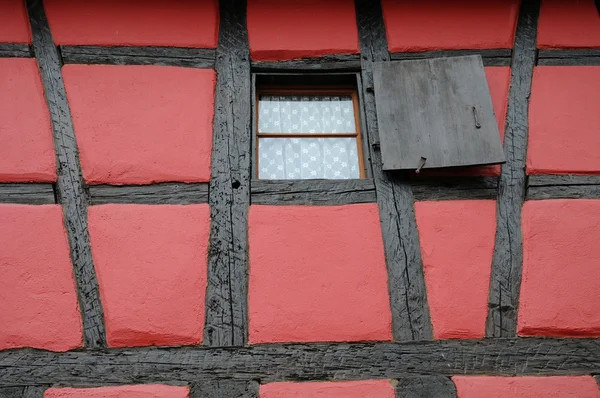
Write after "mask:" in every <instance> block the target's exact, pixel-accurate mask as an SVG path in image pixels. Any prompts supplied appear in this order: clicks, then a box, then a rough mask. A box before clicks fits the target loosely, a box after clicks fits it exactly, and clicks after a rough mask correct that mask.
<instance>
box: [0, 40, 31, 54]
mask: <svg viewBox="0 0 600 398" xmlns="http://www.w3.org/2000/svg"><path fill="white" fill-rule="evenodd" d="M32 56H33V52H32V51H31V47H30V46H29V45H28V44H22V43H0V58H14V57H16V58H31V57H32Z"/></svg>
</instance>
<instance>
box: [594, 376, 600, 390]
mask: <svg viewBox="0 0 600 398" xmlns="http://www.w3.org/2000/svg"><path fill="white" fill-rule="evenodd" d="M595 379H596V383H598V388H600V375H598V376H595Z"/></svg>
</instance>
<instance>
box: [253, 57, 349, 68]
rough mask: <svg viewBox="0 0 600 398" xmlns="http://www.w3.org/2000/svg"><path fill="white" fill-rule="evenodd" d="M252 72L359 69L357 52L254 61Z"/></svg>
mask: <svg viewBox="0 0 600 398" xmlns="http://www.w3.org/2000/svg"><path fill="white" fill-rule="evenodd" d="M251 67H252V71H253V72H270V71H279V72H281V71H302V72H307V71H360V55H359V54H333V55H325V56H323V57H318V58H302V59H293V60H288V61H254V62H252V64H251Z"/></svg>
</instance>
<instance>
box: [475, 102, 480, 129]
mask: <svg viewBox="0 0 600 398" xmlns="http://www.w3.org/2000/svg"><path fill="white" fill-rule="evenodd" d="M473 117H474V118H475V128H476V129H480V128H481V123H479V116H478V115H477V108H475V107H473Z"/></svg>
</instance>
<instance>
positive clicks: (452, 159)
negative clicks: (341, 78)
mask: <svg viewBox="0 0 600 398" xmlns="http://www.w3.org/2000/svg"><path fill="white" fill-rule="evenodd" d="M373 73H374V80H375V87H374V88H375V98H376V101H377V119H378V123H379V132H380V140H381V154H382V158H383V169H384V170H407V169H412V170H414V169H417V168H419V166H420V163H421V158H424V159H425V164H424V166H423V168H426V169H428V168H442V167H457V166H475V165H487V164H496V163H504V162H505V158H504V152H503V149H502V143H501V141H500V133H499V132H498V125H497V123H496V118H495V116H494V110H493V107H492V100H491V97H490V92H489V88H488V85H487V80H486V77H485V72H484V69H483V62H482V59H481V56H479V55H473V56H464V57H450V58H434V59H423V60H411V61H400V62H391V63H384V62H376V63H375V64H374V68H373Z"/></svg>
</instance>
